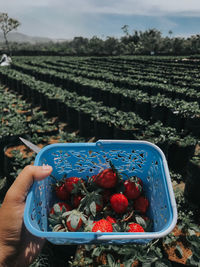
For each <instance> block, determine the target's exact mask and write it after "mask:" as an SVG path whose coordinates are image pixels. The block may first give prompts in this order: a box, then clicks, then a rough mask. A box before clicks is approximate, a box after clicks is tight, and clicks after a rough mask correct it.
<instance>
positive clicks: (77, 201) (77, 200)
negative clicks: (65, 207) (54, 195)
mask: <svg viewBox="0 0 200 267" xmlns="http://www.w3.org/2000/svg"><path fill="white" fill-rule="evenodd" d="M82 198H83V196H81V195H75V196H73V197H72V204H73V207H74V208H78V206H79V205H80V202H81V199H82Z"/></svg>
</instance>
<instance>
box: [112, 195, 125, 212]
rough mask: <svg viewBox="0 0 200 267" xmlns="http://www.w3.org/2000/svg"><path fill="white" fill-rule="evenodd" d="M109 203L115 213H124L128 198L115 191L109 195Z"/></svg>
mask: <svg viewBox="0 0 200 267" xmlns="http://www.w3.org/2000/svg"><path fill="white" fill-rule="evenodd" d="M110 204H111V207H112V209H113V210H114V211H115V212H116V213H124V212H125V211H126V210H127V208H128V199H127V198H126V196H125V195H123V194H121V193H116V194H114V195H112V196H111V198H110Z"/></svg>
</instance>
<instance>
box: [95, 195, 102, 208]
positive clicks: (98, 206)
mask: <svg viewBox="0 0 200 267" xmlns="http://www.w3.org/2000/svg"><path fill="white" fill-rule="evenodd" d="M102 209H103V199H102V198H101V197H100V198H99V204H98V203H96V212H99V211H101V210H102Z"/></svg>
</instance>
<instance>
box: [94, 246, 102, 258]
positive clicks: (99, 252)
mask: <svg viewBox="0 0 200 267" xmlns="http://www.w3.org/2000/svg"><path fill="white" fill-rule="evenodd" d="M101 253H102V249H101V247H96V248H94V250H93V251H92V257H99V256H100V255H101Z"/></svg>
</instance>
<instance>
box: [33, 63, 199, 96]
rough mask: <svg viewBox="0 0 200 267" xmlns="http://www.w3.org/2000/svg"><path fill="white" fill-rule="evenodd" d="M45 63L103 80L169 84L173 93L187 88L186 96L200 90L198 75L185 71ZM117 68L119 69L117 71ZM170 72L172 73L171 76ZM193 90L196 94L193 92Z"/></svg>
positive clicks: (138, 65)
mask: <svg viewBox="0 0 200 267" xmlns="http://www.w3.org/2000/svg"><path fill="white" fill-rule="evenodd" d="M33 61H35V60H33ZM33 61H32V62H30V61H29V62H30V63H33ZM36 62H38V60H36ZM41 62H42V61H41ZM38 63H39V62H38ZM45 63H47V64H48V65H51V66H54V67H58V68H62V67H66V66H67V67H71V68H72V69H75V68H76V69H78V70H79V71H80V70H85V71H87V72H88V71H92V72H95V73H98V74H101V76H100V78H101V77H102V78H103V76H105V78H108V77H109V76H108V75H114V76H116V77H117V78H118V80H119V79H120V80H121V79H124V77H126V78H130V79H134V80H141V79H142V80H143V81H145V82H155V83H158V82H159V83H161V84H164V85H165V86H166V84H169V85H173V86H176V87H177V88H174V90H175V91H176V90H177V89H178V90H179V89H180V88H181V87H183V86H184V87H187V89H186V90H185V92H186V93H187V94H193V95H195V93H197V92H198V91H199V88H200V82H199V81H200V76H199V73H196V74H195V76H194V77H191V73H190V72H186V71H184V72H183V71H182V72H181V71H180V72H177V71H175V72H174V70H173V69H169V71H167V72H166V70H164V71H161V70H160V68H158V67H155V66H153V67H152V66H149V67H147V66H145V65H141V64H137V65H136V66H134V68H131V67H130V65H129V64H127V65H124V66H123V67H122V66H121V67H120V65H116V64H115V63H112V64H110V63H109V64H106V63H105V62H100V63H99V62H98V60H97V62H95V61H91V60H89V59H85V60H81V61H79V60H77V61H76V60H71V59H70V60H69V59H67V60H58V61H55V59H52V61H51V60H45ZM106 66H107V67H106ZM118 68H120V69H119V70H118ZM122 69H123V71H122ZM172 71H173V72H174V75H173V76H172V75H171V73H172ZM194 78H195V81H194ZM109 79H110V77H109ZM170 87H171V86H170ZM191 89H193V90H191ZM195 90H196V91H197V92H195ZM188 91H190V92H188ZM182 97H184V94H182Z"/></svg>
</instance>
